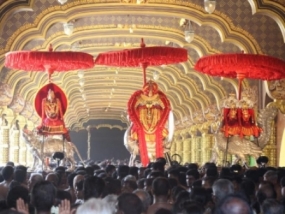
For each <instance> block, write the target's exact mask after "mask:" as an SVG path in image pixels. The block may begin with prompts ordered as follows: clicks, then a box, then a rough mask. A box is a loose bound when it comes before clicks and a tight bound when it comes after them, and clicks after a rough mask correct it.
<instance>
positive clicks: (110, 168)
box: [105, 164, 116, 177]
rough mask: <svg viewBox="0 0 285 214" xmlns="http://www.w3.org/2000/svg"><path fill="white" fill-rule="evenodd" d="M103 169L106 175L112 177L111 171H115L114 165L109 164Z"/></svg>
mask: <svg viewBox="0 0 285 214" xmlns="http://www.w3.org/2000/svg"><path fill="white" fill-rule="evenodd" d="M105 171H106V176H107V177H112V175H113V173H114V172H115V171H116V167H115V166H114V165H111V164H109V165H107V166H106V169H105Z"/></svg>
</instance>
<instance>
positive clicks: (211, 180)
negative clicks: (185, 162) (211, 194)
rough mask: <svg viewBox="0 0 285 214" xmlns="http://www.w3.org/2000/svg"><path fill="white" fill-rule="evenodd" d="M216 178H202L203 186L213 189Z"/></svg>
mask: <svg viewBox="0 0 285 214" xmlns="http://www.w3.org/2000/svg"><path fill="white" fill-rule="evenodd" d="M215 180H216V178H215V177H211V176H209V177H204V178H202V187H203V188H205V189H212V186H213V184H214V182H215Z"/></svg>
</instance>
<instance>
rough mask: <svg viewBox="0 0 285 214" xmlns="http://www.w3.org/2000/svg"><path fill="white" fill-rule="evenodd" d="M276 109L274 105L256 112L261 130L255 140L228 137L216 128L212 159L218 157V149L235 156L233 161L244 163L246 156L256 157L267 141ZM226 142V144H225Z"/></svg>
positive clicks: (215, 159)
mask: <svg viewBox="0 0 285 214" xmlns="http://www.w3.org/2000/svg"><path fill="white" fill-rule="evenodd" d="M277 113H278V109H277V108H274V107H270V108H264V109H262V110H261V111H260V112H259V114H258V119H257V121H258V123H259V124H260V125H261V127H262V129H263V131H262V132H261V134H260V136H259V137H258V138H256V139H255V142H253V141H250V140H249V139H247V138H241V137H240V136H232V137H229V138H228V139H227V138H226V137H225V136H224V134H223V133H222V132H221V131H220V129H219V128H218V129H216V131H215V132H214V142H215V145H214V148H213V157H212V161H213V162H216V161H217V158H218V154H219V151H223V152H226V151H227V153H228V154H232V155H235V156H236V158H237V159H236V160H235V162H238V161H239V160H241V161H242V162H243V163H246V156H247V155H251V156H253V157H255V158H258V157H259V156H260V155H261V153H262V149H263V148H264V147H265V146H266V144H267V143H268V141H269V138H270V135H271V131H272V124H271V122H272V120H274V118H275V117H276V115H277ZM227 144H228V145H227Z"/></svg>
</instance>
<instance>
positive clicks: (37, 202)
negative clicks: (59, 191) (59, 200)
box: [31, 181, 56, 214]
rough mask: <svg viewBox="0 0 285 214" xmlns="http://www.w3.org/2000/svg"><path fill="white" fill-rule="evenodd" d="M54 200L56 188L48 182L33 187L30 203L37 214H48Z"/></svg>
mask: <svg viewBox="0 0 285 214" xmlns="http://www.w3.org/2000/svg"><path fill="white" fill-rule="evenodd" d="M55 198H56V188H55V186H54V185H53V184H52V183H51V182H49V181H41V182H38V183H36V184H35V185H34V188H33V190H32V193H31V203H32V205H33V206H34V208H35V210H36V213H37V214H49V213H50V210H51V208H52V206H53V205H54V202H55Z"/></svg>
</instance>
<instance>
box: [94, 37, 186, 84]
mask: <svg viewBox="0 0 285 214" xmlns="http://www.w3.org/2000/svg"><path fill="white" fill-rule="evenodd" d="M185 61H187V50H186V49H184V48H173V47H163V46H153V47H146V45H145V43H144V40H143V39H142V40H141V47H140V48H134V49H127V50H121V51H111V52H106V53H100V54H99V55H98V56H97V58H96V60H95V65H108V66H117V67H139V66H141V67H142V68H143V84H144V85H145V84H146V68H147V67H148V66H159V65H166V64H172V63H180V62H185Z"/></svg>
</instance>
